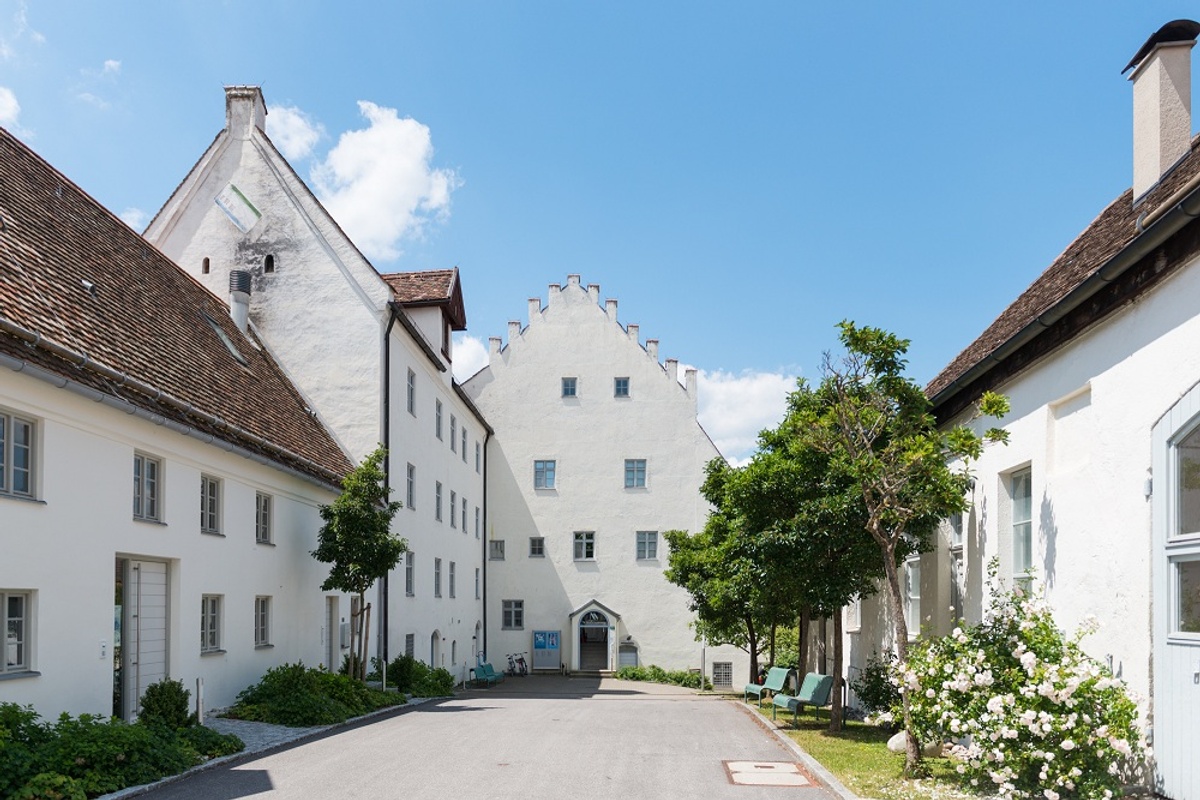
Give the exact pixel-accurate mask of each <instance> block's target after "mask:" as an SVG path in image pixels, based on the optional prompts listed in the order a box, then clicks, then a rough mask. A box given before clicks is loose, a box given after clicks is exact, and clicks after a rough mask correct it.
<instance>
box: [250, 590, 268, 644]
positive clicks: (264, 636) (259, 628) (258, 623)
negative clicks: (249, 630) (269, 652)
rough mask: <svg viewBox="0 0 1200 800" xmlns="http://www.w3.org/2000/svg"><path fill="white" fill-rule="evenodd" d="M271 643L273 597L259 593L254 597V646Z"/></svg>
mask: <svg viewBox="0 0 1200 800" xmlns="http://www.w3.org/2000/svg"><path fill="white" fill-rule="evenodd" d="M270 645H271V598H270V597H265V596H263V595H259V596H258V597H255V598H254V646H255V647H269V646H270Z"/></svg>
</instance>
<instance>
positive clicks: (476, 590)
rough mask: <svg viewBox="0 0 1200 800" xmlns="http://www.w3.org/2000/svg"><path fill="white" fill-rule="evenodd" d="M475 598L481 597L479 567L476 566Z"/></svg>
mask: <svg viewBox="0 0 1200 800" xmlns="http://www.w3.org/2000/svg"><path fill="white" fill-rule="evenodd" d="M475 599H476V600H478V599H479V567H476V568H475Z"/></svg>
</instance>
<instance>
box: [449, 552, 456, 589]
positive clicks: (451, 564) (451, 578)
mask: <svg viewBox="0 0 1200 800" xmlns="http://www.w3.org/2000/svg"><path fill="white" fill-rule="evenodd" d="M454 566H455V565H454V562H453V561H451V562H450V575H449V578H450V596H451V597H454V584H455V576H454V574H455V569H454Z"/></svg>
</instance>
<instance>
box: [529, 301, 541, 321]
mask: <svg viewBox="0 0 1200 800" xmlns="http://www.w3.org/2000/svg"><path fill="white" fill-rule="evenodd" d="M541 314H542V298H540V297H531V298H529V324H530V325H532V324H533V320H534V317H539V316H541Z"/></svg>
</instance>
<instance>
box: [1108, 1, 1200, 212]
mask: <svg viewBox="0 0 1200 800" xmlns="http://www.w3.org/2000/svg"><path fill="white" fill-rule="evenodd" d="M1198 32H1200V24H1197V23H1195V22H1192V21H1191V20H1175V21H1174V22H1168V23H1167V24H1166V25H1164V26H1163V27H1162V28H1160V29H1159V30H1158V32H1157V33H1155V34H1154V35H1153V36H1151V37H1150V38H1149V39H1148V40H1147V41H1146V43H1145V44H1144V45H1142V47H1141V49H1140V50H1139V51H1138V52H1137V55H1135V56H1134V57H1133V60H1132V61H1130V62H1129V65H1128V66H1127V67H1125V69H1126V70H1128V69H1130V68H1132V69H1133V74H1131V75H1130V76H1129V79H1130V80H1131V81H1133V199H1134V200H1135V201H1136V200H1137V199H1138V198H1140V197H1141V196H1142V195H1144V194H1145V193H1146V192H1147V191H1149V190H1150V189H1152V188H1153V187H1154V186H1155V184H1157V183H1158V182H1159V180H1160V179H1161V178H1162V176H1163V175H1165V174H1166V173H1167V171H1168V170H1170V169H1171V167H1173V166H1175V165H1176V164H1177V163H1179V160H1180V159H1182V158H1183V157H1184V156H1186V155H1187V154H1188V153H1189V152H1190V151H1191V144H1192V46H1193V45H1195V44H1196V34H1197V33H1198Z"/></svg>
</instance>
